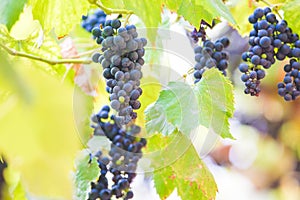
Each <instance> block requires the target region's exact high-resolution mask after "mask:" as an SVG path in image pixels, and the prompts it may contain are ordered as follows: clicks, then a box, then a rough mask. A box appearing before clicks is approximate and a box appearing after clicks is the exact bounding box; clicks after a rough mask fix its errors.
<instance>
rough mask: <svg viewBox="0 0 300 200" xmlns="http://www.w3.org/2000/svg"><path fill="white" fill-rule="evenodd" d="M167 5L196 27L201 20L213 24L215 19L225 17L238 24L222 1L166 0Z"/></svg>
mask: <svg viewBox="0 0 300 200" xmlns="http://www.w3.org/2000/svg"><path fill="white" fill-rule="evenodd" d="M165 4H166V6H167V7H169V8H170V9H171V10H173V11H175V12H177V13H178V14H179V15H182V16H183V17H184V18H185V19H186V20H187V21H189V22H190V23H191V24H192V25H194V26H196V27H198V26H199V23H200V21H201V19H203V20H205V21H206V22H208V23H211V22H212V20H213V19H216V18H219V17H223V18H224V19H226V20H227V21H228V22H230V23H232V24H236V22H235V20H234V18H233V16H232V15H231V13H230V12H229V9H228V8H227V7H226V6H225V4H224V3H223V2H222V1H221V0H212V1H208V0H181V1H179V0H177V1H171V0H166V1H165Z"/></svg>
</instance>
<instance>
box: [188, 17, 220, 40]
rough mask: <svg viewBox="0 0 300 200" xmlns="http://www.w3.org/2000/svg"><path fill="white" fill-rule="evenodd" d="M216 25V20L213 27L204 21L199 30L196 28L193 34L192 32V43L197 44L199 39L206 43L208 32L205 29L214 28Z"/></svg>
mask: <svg viewBox="0 0 300 200" xmlns="http://www.w3.org/2000/svg"><path fill="white" fill-rule="evenodd" d="M215 24H216V22H215V20H213V21H212V25H210V24H209V23H207V22H206V21H205V20H203V19H202V20H201V22H200V27H199V30H197V29H196V28H194V30H193V31H192V32H190V38H191V39H192V41H193V42H194V43H197V42H198V41H199V38H200V39H201V40H202V41H205V40H206V31H205V29H206V28H207V27H209V28H213V27H214V26H215Z"/></svg>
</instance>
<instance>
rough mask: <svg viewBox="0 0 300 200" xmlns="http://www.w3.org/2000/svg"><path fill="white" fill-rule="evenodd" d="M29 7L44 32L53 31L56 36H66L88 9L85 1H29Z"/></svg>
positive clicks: (87, 3)
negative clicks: (31, 8)
mask: <svg viewBox="0 0 300 200" xmlns="http://www.w3.org/2000/svg"><path fill="white" fill-rule="evenodd" d="M29 5H31V6H32V7H33V16H34V18H35V19H37V20H39V22H40V23H41V25H42V27H43V29H44V30H45V31H46V32H48V31H50V30H51V29H54V30H55V33H56V34H57V35H58V36H65V35H66V34H68V33H69V32H70V31H71V29H72V28H73V26H74V25H75V24H77V23H79V22H80V20H81V16H82V15H83V14H86V13H87V10H88V8H89V2H88V1H87V0H71V1H61V0H29Z"/></svg>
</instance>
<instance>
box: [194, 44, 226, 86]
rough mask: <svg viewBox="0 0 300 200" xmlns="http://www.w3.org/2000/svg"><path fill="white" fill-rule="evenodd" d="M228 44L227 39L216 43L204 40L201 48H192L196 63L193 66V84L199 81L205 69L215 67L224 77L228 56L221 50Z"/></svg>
mask: <svg viewBox="0 0 300 200" xmlns="http://www.w3.org/2000/svg"><path fill="white" fill-rule="evenodd" d="M229 43H230V41H229V39H228V38H222V39H220V40H217V41H216V42H212V41H210V40H205V41H203V46H196V47H195V48H194V52H195V61H196V62H197V63H196V64H195V66H194V70H195V71H194V77H195V83H197V82H199V81H200V80H201V78H202V75H203V73H204V72H205V70H206V69H207V68H212V67H217V68H218V69H219V70H220V71H221V72H222V73H223V74H224V76H226V69H227V67H228V59H229V56H228V53H226V52H225V51H223V50H224V48H226V47H228V46H229Z"/></svg>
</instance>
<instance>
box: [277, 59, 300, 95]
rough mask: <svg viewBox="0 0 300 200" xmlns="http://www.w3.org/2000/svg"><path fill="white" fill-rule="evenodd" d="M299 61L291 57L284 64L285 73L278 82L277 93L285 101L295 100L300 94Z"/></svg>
mask: <svg viewBox="0 0 300 200" xmlns="http://www.w3.org/2000/svg"><path fill="white" fill-rule="evenodd" d="M299 70H300V63H299V62H298V61H297V60H296V59H291V60H290V63H289V64H286V65H285V66H284V71H285V72H286V75H285V77H284V79H283V82H282V83H278V85H277V86H278V94H279V95H280V96H282V97H283V98H284V100H286V101H291V100H295V99H296V98H297V97H298V96H299V95H300V71H299Z"/></svg>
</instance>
